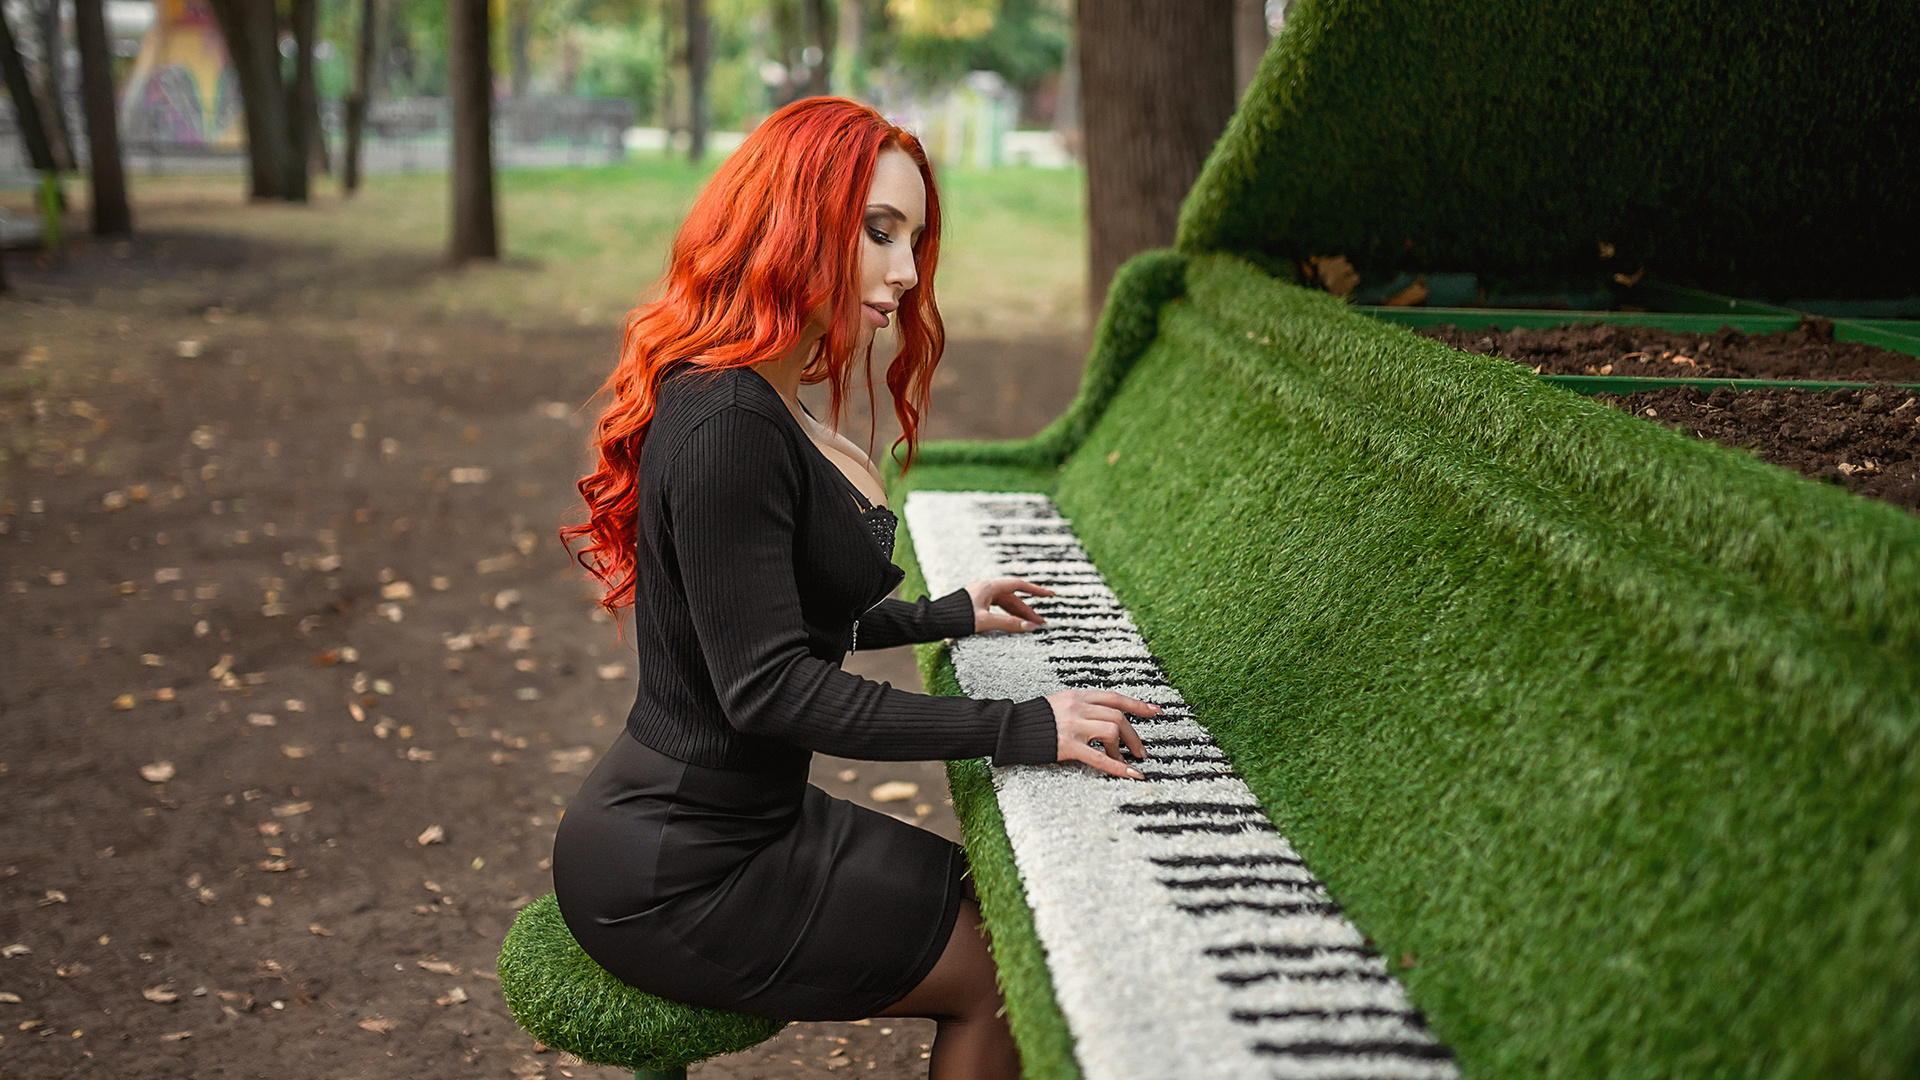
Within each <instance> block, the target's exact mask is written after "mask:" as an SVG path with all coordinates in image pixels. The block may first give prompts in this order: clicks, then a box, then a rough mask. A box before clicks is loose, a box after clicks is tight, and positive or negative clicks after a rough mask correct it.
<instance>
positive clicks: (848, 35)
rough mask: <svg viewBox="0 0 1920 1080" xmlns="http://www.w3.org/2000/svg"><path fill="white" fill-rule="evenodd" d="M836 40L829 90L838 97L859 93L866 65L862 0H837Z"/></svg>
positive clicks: (862, 87)
mask: <svg viewBox="0 0 1920 1080" xmlns="http://www.w3.org/2000/svg"><path fill="white" fill-rule="evenodd" d="M839 32H840V36H839V40H838V41H836V42H835V43H834V47H833V63H832V65H831V67H832V76H833V77H832V79H831V80H830V81H829V86H830V87H831V89H830V90H829V91H828V92H829V93H833V94H839V95H840V96H841V97H859V96H860V94H861V93H862V92H863V91H864V90H865V89H866V86H865V85H864V84H865V83H866V72H865V70H864V67H865V65H864V64H863V62H862V54H863V53H864V52H865V51H866V40H867V21H866V11H865V10H863V8H862V7H861V0H840V26H839Z"/></svg>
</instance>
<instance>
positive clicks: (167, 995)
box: [140, 983, 180, 1005]
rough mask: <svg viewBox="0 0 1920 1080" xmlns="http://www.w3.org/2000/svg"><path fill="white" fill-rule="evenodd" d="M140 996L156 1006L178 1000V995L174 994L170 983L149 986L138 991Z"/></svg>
mask: <svg viewBox="0 0 1920 1080" xmlns="http://www.w3.org/2000/svg"><path fill="white" fill-rule="evenodd" d="M140 996H141V997H143V998H146V999H147V1000H148V1001H151V1002H153V1003H154V1004H156V1005H167V1004H171V1003H173V1002H175V1001H179V1000H180V995H179V994H178V993H175V992H174V989H173V984H172V983H161V984H160V985H159V986H149V987H147V988H146V989H144V990H142V991H140Z"/></svg>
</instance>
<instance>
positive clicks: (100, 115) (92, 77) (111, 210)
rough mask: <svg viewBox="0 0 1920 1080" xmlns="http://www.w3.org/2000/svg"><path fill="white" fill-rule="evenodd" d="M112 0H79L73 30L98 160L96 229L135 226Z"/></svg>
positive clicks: (106, 232)
mask: <svg viewBox="0 0 1920 1080" xmlns="http://www.w3.org/2000/svg"><path fill="white" fill-rule="evenodd" d="M105 3H106V0H74V4H73V33H74V36H75V37H76V38H78V39H79V44H80V88H81V91H82V95H83V98H84V101H85V103H86V109H87V153H88V155H89V156H90V158H91V159H92V160H91V161H90V162H89V167H90V168H91V170H92V174H93V231H94V234H95V235H97V236H125V235H127V234H128V233H130V232H132V231H133V211H132V210H130V209H129V208H128V207H127V177H126V172H125V170H124V169H123V167H122V164H121V160H120V122H119V119H118V117H117V116H116V115H115V111H114V105H113V54H112V53H111V51H110V50H109V48H108V45H107V19H106V12H105V11H104V10H102V8H103V5H104V4H105Z"/></svg>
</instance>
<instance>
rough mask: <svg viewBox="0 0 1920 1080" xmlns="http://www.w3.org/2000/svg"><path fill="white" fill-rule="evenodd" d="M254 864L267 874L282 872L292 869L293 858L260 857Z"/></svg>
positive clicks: (263, 905) (264, 905)
mask: <svg viewBox="0 0 1920 1080" xmlns="http://www.w3.org/2000/svg"><path fill="white" fill-rule="evenodd" d="M254 865H255V866H258V867H259V868H260V869H262V870H265V871H266V872H267V873H269V874H284V873H286V872H287V871H288V870H291V869H293V860H292V859H261V860H260V861H259V862H257V863H255V864H254ZM260 906H261V907H266V906H268V905H266V904H262V905H260Z"/></svg>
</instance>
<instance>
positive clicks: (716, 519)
mask: <svg viewBox="0 0 1920 1080" xmlns="http://www.w3.org/2000/svg"><path fill="white" fill-rule="evenodd" d="M859 515H860V509H859V507H858V506H857V505H856V504H855V502H854V499H853V496H852V494H851V491H850V490H849V488H848V485H847V483H846V479H845V477H844V476H843V475H842V474H841V473H840V471H839V469H838V468H837V467H836V466H834V464H833V463H832V462H830V461H828V460H827V459H826V456H825V455H823V454H822V453H820V451H819V449H818V448H817V447H815V446H814V445H813V442H812V440H811V439H809V438H807V435H806V433H805V432H804V431H802V430H801V429H800V425H799V423H798V422H796V421H795V420H794V418H793V415H792V414H791V413H789V412H788V411H787V407H786V404H785V403H784V402H783V401H781V399H780V395H779V394H778V392H776V391H775V390H774V389H773V387H772V386H771V385H769V384H768V383H767V381H766V380H765V379H763V378H761V377H760V375H759V374H757V373H756V372H754V371H752V370H749V369H744V368H735V369H730V370H724V371H718V372H715V371H708V370H700V369H694V368H689V367H682V368H679V369H677V370H676V371H674V372H672V373H670V374H669V375H668V376H667V377H666V378H665V379H664V380H663V382H662V384H661V387H660V393H659V396H658V398H657V400H656V403H655V407H654V414H653V420H652V422H651V424H650V426H649V427H648V430H647V435H646V441H645V443H644V444H643V447H642V450H641V454H640V470H639V515H638V516H639V520H638V523H637V525H638V528H637V531H638V534H639V536H638V548H639V555H638V562H637V563H636V566H635V573H636V575H637V581H636V588H635V596H634V638H635V647H636V648H637V650H638V652H639V668H640V687H639V694H638V696H637V697H636V699H635V701H634V704H633V711H632V712H631V713H630V714H629V715H628V717H627V727H628V730H630V731H631V732H632V733H633V735H634V737H635V738H637V739H639V740H640V741H641V742H642V743H645V744H646V745H648V746H651V747H653V748H654V749H655V750H658V751H660V752H661V753H663V754H666V755H668V756H670V757H674V758H678V759H679V760H681V761H686V762H690V763H692V764H695V765H701V766H705V767H707V768H721V769H762V768H781V767H783V766H792V765H793V764H794V763H796V762H804V760H805V759H806V757H807V755H808V753H809V752H810V751H814V750H818V751H822V752H825V753H830V754H837V755H839V756H842V757H851V758H862V759H866V760H871V761H906V760H925V759H935V758H965V757H982V756H987V755H991V756H992V757H993V759H994V761H995V762H997V763H1000V764H1016V763H1038V762H1047V761H1052V760H1054V758H1055V743H1054V724H1053V710H1052V708H1051V707H1050V706H1048V704H1047V703H1046V701H1045V700H1044V699H1040V698H1036V699H1033V700H1031V701H1025V702H1020V703H1017V704H1016V703H1015V702H1012V701H974V700H971V699H968V698H952V697H930V696H928V695H925V694H915V693H910V692H908V691H905V690H897V689H895V688H894V687H893V686H892V685H891V684H888V683H875V682H869V681H868V680H866V679H862V678H860V677H858V676H855V675H850V674H848V673H846V672H844V671H842V670H840V661H841V660H842V659H843V658H844V657H845V656H846V652H847V648H848V646H849V645H850V644H851V642H852V640H853V633H854V624H855V622H856V621H857V622H858V623H859V640H860V643H861V645H863V646H866V647H870V648H883V647H886V646H889V645H903V644H907V643H909V642H916V641H936V640H938V639H940V638H943V637H959V636H961V635H964V634H970V633H972V632H973V606H972V603H971V601H970V600H969V598H968V597H967V594H966V591H965V590H964V589H960V590H955V591H954V592H952V593H950V594H948V595H947V596H944V597H941V598H940V599H939V600H932V601H930V600H924V599H923V600H921V601H919V602H918V603H914V604H908V603H904V602H902V601H898V600H889V599H885V597H886V595H887V593H889V592H891V591H892V590H893V588H894V586H896V585H898V584H899V582H900V578H901V571H900V569H899V568H898V567H896V566H894V565H893V563H892V562H891V561H889V560H888V559H887V558H886V557H884V556H883V555H882V554H881V552H880V549H879V546H878V545H877V544H876V543H875V541H874V539H873V537H872V536H870V535H869V534H868V533H867V531H866V530H865V529H864V528H862V527H861V522H860V516H859Z"/></svg>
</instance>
